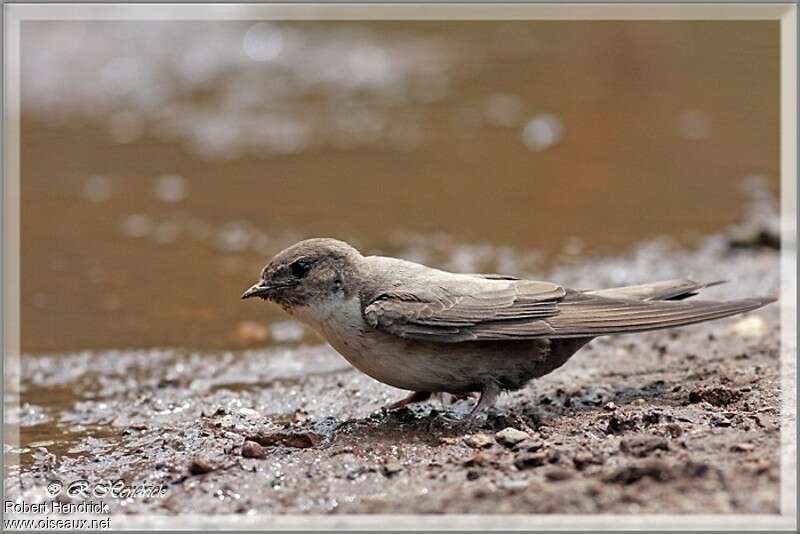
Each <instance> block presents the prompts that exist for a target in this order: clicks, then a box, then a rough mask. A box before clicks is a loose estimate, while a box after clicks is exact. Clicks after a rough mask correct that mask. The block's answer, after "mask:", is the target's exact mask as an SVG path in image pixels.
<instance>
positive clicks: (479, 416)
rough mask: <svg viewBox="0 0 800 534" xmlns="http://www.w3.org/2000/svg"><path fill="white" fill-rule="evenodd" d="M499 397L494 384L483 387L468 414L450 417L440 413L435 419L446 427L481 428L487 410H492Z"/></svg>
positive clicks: (498, 390) (497, 389)
mask: <svg viewBox="0 0 800 534" xmlns="http://www.w3.org/2000/svg"><path fill="white" fill-rule="evenodd" d="M499 395H500V388H499V387H498V386H497V385H495V384H489V385H486V386H484V388H483V390H481V396H480V398H479V399H478V402H476V403H475V406H473V407H472V410H470V411H469V413H468V414H467V415H465V416H462V417H457V416H452V415H448V414H445V413H440V414H438V415H437V416H436V419H438V420H440V421H442V422H443V423H445V424H446V425H458V426H460V427H467V428H472V427H476V426H481V425H482V424H483V423H484V422H486V418H487V413H486V412H487V410H489V409H490V408H492V407H493V406H494V404H495V402H496V401H497V397H498V396H499Z"/></svg>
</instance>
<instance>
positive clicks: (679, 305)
mask: <svg viewBox="0 0 800 534" xmlns="http://www.w3.org/2000/svg"><path fill="white" fill-rule="evenodd" d="M719 283H721V282H712V283H710V284H699V283H697V282H693V281H691V280H667V281H664V282H655V283H652V284H644V285H639V286H626V287H616V288H611V289H601V290H597V291H586V292H580V293H578V294H575V295H573V296H572V297H571V298H567V299H565V300H564V301H563V302H562V303H561V305H560V306H559V309H560V313H559V314H558V315H556V316H554V317H552V318H548V319H547V323H548V324H549V325H550V326H551V328H552V329H553V336H552V337H581V336H602V335H608V334H625V333H632V332H644V331H647V330H659V329H662V328H673V327H676V326H685V325H690V324H694V323H700V322H704V321H712V320H714V319H721V318H723V317H728V316H730V315H737V314H739V313H744V312H748V311H751V310H755V309H757V308H760V307H762V306H765V305H767V304H769V303H771V302H774V301H775V300H776V299H774V298H771V297H764V298H748V299H738V300H730V301H695V300H692V301H688V302H683V299H685V298H687V297H691V296H693V295H696V294H697V293H698V292H699V291H700V290H701V289H703V288H705V287H708V286H711V285H716V284H719Z"/></svg>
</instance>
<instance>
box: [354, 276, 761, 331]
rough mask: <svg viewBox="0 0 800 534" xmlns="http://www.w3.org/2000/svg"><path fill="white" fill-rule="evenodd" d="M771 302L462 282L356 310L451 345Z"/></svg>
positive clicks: (396, 292)
mask: <svg viewBox="0 0 800 534" xmlns="http://www.w3.org/2000/svg"><path fill="white" fill-rule="evenodd" d="M453 286H454V287H455V289H454V288H453ZM772 300H774V299H742V300H736V301H729V302H710V301H688V302H683V301H671V300H667V301H642V300H638V299H632V298H608V297H605V296H602V295H597V294H593V293H591V292H581V291H574V290H565V289H564V288H562V287H561V286H558V285H555V284H550V283H548V282H532V281H527V280H516V281H499V280H498V281H496V282H495V281H492V282H489V281H488V280H487V281H486V282H485V283H480V284H474V285H468V287H463V285H462V284H438V285H433V288H432V289H431V288H430V287H426V288H425V289H423V290H420V289H419V288H415V289H414V290H408V291H404V290H403V288H402V287H397V288H394V289H393V290H392V291H389V292H384V293H381V294H379V295H377V296H376V297H375V298H372V299H371V300H370V301H369V302H366V303H365V306H364V308H363V314H364V318H365V320H366V321H367V323H368V324H370V325H371V326H373V327H374V328H377V329H379V330H382V331H384V332H386V333H389V334H393V335H396V336H399V337H402V338H405V339H414V340H419V341H433V342H439V343H458V342H463V341H489V340H495V341H496V340H522V339H532V338H539V337H550V338H575V337H595V336H600V335H605V334H622V333H630V332H641V331H645V330H656V329H659V328H670V327H673V326H682V325H687V324H692V323H696V322H700V321H707V320H711V319H717V318H720V317H726V316H728V315H734V314H737V313H741V312H744V311H749V310H752V309H755V308H758V307H761V306H763V305H765V304H767V303H769V302H771V301H772Z"/></svg>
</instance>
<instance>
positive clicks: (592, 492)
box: [6, 230, 781, 514]
mask: <svg viewBox="0 0 800 534" xmlns="http://www.w3.org/2000/svg"><path fill="white" fill-rule="evenodd" d="M771 235H772V234H770V232H769V231H768V230H765V231H763V232H762V231H760V230H759V231H757V232H755V233H753V232H750V233H749V234H748V233H745V234H741V233H740V234H738V237H736V238H732V237H731V234H726V235H719V236H714V237H710V238H707V239H705V240H704V241H703V243H702V245H700V246H699V247H698V248H696V249H694V250H686V249H679V248H676V247H674V246H673V245H672V244H670V242H668V241H651V242H648V243H644V244H642V245H639V246H637V247H635V248H634V249H632V250H630V251H629V252H628V253H626V254H623V255H620V256H618V257H614V258H595V259H592V260H587V259H582V260H572V261H571V262H565V263H564V264H562V265H561V266H560V267H559V268H557V269H555V270H553V271H551V272H548V273H540V274H541V275H542V276H547V277H548V279H551V280H557V281H558V282H561V283H564V284H567V285H570V286H573V287H591V286H613V285H621V284H625V283H637V282H641V281H645V280H653V279H661V278H670V277H677V276H690V277H692V278H696V279H702V280H718V279H724V280H730V283H728V284H725V285H722V286H718V287H714V288H710V289H708V290H707V292H706V293H707V296H708V297H712V298H722V297H725V298H727V297H739V296H744V295H750V296H753V295H777V294H779V268H778V265H779V262H778V259H779V253H778V251H777V250H776V249H775V247H774V245H775V239H774V235H772V237H770V236H771ZM742 236H744V237H742ZM14 370H15V369H12V371H14ZM16 372H18V373H19V375H20V378H21V395H22V399H23V404H22V406H21V408H20V409H19V410H18V411H17V413H10V414H9V415H10V416H11V418H12V422H14V421H17V422H18V423H19V424H20V426H21V438H22V447H21V448H19V449H14V448H11V447H8V446H7V447H6V452H11V453H19V458H20V459H21V461H22V463H21V465H20V466H17V467H9V468H8V470H7V473H6V476H7V477H8V478H7V492H8V494H9V495H10V496H11V497H14V498H16V499H18V500H20V501H23V500H24V501H25V502H29V503H30V502H36V501H42V500H46V499H48V495H47V490H46V486H47V484H48V482H50V481H53V480H56V479H57V480H61V481H64V482H66V483H69V482H71V481H74V480H79V479H86V480H88V481H89V483H90V484H93V485H94V484H97V483H100V482H102V481H109V480H111V481H113V480H117V479H120V478H121V479H123V480H124V481H126V483H127V484H128V485H136V484H139V485H141V484H149V485H163V488H164V495H163V496H157V497H142V496H136V497H131V498H128V499H118V498H112V497H111V496H108V495H107V496H106V497H104V500H105V502H107V503H108V504H109V505H110V509H111V511H112V512H118V513H143V512H153V513H158V514H161V513H170V514H178V513H183V512H192V513H197V512H203V513H236V514H260V513H281V514H285V513H323V514H327V513H331V514H340V513H406V512H424V513H428V512H430V513H442V512H447V513H644V512H649V513H676V512H687V513H716V512H723V513H728V512H739V513H777V512H779V501H780V499H779V483H780V458H779V440H780V439H779V438H780V435H779V434H780V406H781V392H780V387H779V385H780V358H779V305H777V304H773V305H770V306H767V307H766V308H763V309H761V310H757V311H755V312H752V313H749V314H747V315H745V316H741V317H735V318H731V319H726V320H721V321H716V322H713V323H707V324H702V325H696V326H692V327H686V328H680V329H675V330H671V331H659V332H651V333H646V334H640V335H631V336H624V337H607V338H600V339H597V340H595V341H594V342H593V343H591V344H590V345H589V346H587V347H586V348H584V349H583V350H581V351H580V352H579V353H578V354H577V355H576V356H575V357H574V358H573V359H572V360H571V361H569V362H568V363H567V364H566V365H564V366H563V367H562V368H561V369H558V370H557V371H555V372H553V373H552V374H550V375H548V376H545V377H543V378H541V379H539V380H536V381H534V382H533V383H531V384H530V385H529V386H528V387H526V388H525V389H523V390H521V391H517V392H513V393H511V394H508V395H505V396H504V397H502V399H501V401H500V403H499V406H498V407H497V409H496V410H495V411H493V412H492V413H490V414H489V416H488V417H487V418H486V420H485V421H483V422H481V423H480V424H479V425H477V426H472V427H469V426H464V425H459V424H452V423H448V422H447V421H446V420H445V419H443V418H442V417H441V414H443V413H446V414H449V415H451V416H452V415H453V414H454V413H455V414H457V413H462V412H464V411H465V410H467V409H468V408H469V405H470V403H471V402H473V401H472V400H457V401H455V402H450V401H451V400H452V399H444V401H445V402H438V401H434V402H432V403H429V404H421V405H417V406H415V407H413V408H412V409H402V410H400V411H395V412H387V411H385V410H384V409H382V407H383V406H384V405H386V404H387V403H389V402H391V401H393V400H396V399H398V398H400V397H401V396H402V395H403V394H404V392H401V391H400V390H396V389H393V388H390V387H387V386H384V385H382V384H380V383H377V382H375V381H374V380H372V379H370V378H368V377H366V376H364V375H362V374H360V373H359V372H357V371H355V370H353V369H352V368H350V367H349V366H348V365H347V363H346V362H345V361H344V360H343V359H341V358H340V357H339V356H338V355H337V354H336V353H334V352H333V350H332V349H330V348H329V347H327V346H325V345H308V344H303V342H302V340H301V341H297V342H295V343H292V342H288V343H286V344H285V345H284V346H282V347H277V348H271V349H265V350H251V351H244V352H210V353H209V352H206V353H200V352H191V351H181V350H119V351H102V352H86V353H75V354H69V355H63V354H60V355H37V356H26V357H24V358H23V361H22V365H21V367H20V368H18V369H16ZM57 499H59V500H65V501H74V502H79V500H80V497H79V496H75V497H68V496H67V495H66V492H64V491H62V492H61V494H60V495H59V496H58V497H57Z"/></svg>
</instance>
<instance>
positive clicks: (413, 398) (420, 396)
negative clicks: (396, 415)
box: [386, 391, 431, 411]
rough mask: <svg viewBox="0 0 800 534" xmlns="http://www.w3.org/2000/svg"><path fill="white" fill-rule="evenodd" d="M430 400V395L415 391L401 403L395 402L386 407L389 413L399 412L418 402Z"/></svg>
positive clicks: (401, 400)
mask: <svg viewBox="0 0 800 534" xmlns="http://www.w3.org/2000/svg"><path fill="white" fill-rule="evenodd" d="M430 398H431V394H430V393H427V392H424V391H415V392H413V393H411V394H410V395H409V396H407V397H406V398H404V399H400V400H399V401H397V402H393V403H391V404H390V405H388V406H386V410H387V411H392V410H399V409H400V408H405V407H406V406H408V405H409V404H414V403H417V402H425V401H426V400H428V399H430Z"/></svg>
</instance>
